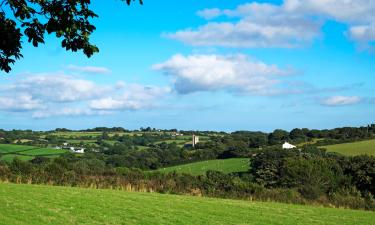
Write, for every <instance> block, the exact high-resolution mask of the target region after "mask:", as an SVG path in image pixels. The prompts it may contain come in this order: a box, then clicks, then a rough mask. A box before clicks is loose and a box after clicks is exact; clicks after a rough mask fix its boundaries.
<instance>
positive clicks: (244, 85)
mask: <svg viewBox="0 0 375 225" xmlns="http://www.w3.org/2000/svg"><path fill="white" fill-rule="evenodd" d="M153 69H154V70H158V71H161V72H163V73H164V74H166V75H169V76H171V77H172V79H173V81H174V86H175V89H176V91H177V92H178V93H181V94H186V93H191V92H196V91H216V90H222V89H226V90H230V91H235V92H238V93H248V94H258V95H270V94H276V93H280V92H282V90H281V89H279V88H278V87H277V85H278V84H280V83H281V80H280V78H281V77H282V76H285V75H289V74H290V73H291V71H290V70H283V69H280V68H279V67H277V66H276V65H268V64H265V63H263V62H260V61H256V60H251V59H249V58H248V57H247V56H245V55H235V56H220V55H189V56H183V55H175V56H173V57H172V58H170V59H169V60H167V61H166V62H163V63H160V64H156V65H154V66H153Z"/></svg>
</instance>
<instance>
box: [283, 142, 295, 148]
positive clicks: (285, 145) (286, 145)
mask: <svg viewBox="0 0 375 225" xmlns="http://www.w3.org/2000/svg"><path fill="white" fill-rule="evenodd" d="M293 148H297V146H295V145H292V144H290V143H288V142H285V143H284V144H283V149H293Z"/></svg>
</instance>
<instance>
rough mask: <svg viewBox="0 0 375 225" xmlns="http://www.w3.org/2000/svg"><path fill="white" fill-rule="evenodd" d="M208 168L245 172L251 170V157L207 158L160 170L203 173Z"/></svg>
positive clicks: (165, 171) (229, 171)
mask: <svg viewBox="0 0 375 225" xmlns="http://www.w3.org/2000/svg"><path fill="white" fill-rule="evenodd" d="M208 170H215V171H220V172H223V173H233V172H245V171H248V170H249V159H246V158H232V159H216V160H207V161H201V162H195V163H188V164H183V165H178V166H172V167H166V168H161V169H159V170H158V171H159V172H163V173H170V172H174V171H176V172H177V173H187V174H191V175H202V174H205V173H206V171H208Z"/></svg>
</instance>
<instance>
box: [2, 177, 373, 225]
mask: <svg viewBox="0 0 375 225" xmlns="http://www.w3.org/2000/svg"><path fill="white" fill-rule="evenodd" d="M0 202H1V204H0V218H1V220H0V224H7V225H12V224H194V225H198V224H255V225H256V224H280V225H281V224H282V225H288V224H293V225H294V224H304V225H306V224H314V225H319V224H332V225H335V224H337V225H346V224H348V225H349V224H350V225H352V224H369V225H370V224H374V221H375V213H374V212H366V211H355V210H345V209H332V208H322V207H312V206H301V205H288V204H279V203H264V202H249V201H238V200H224V199H214V198H201V197H190V196H179V195H167V194H165V195H162V194H155V193H134V192H123V191H114V190H97V189H82V188H70V187H53V186H32V185H20V184H0Z"/></svg>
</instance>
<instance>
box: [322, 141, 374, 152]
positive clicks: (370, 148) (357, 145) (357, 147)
mask: <svg viewBox="0 0 375 225" xmlns="http://www.w3.org/2000/svg"><path fill="white" fill-rule="evenodd" d="M323 148H325V149H327V151H329V152H337V153H341V154H343V155H348V156H353V155H373V156H375V140H368V141H359V142H352V143H345V144H337V145H327V146H323Z"/></svg>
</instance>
